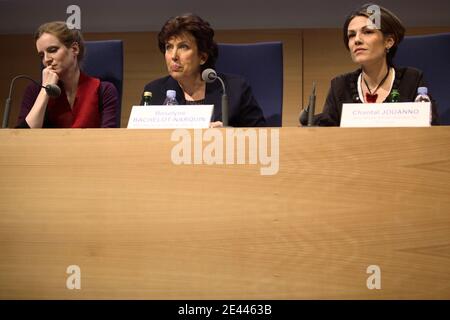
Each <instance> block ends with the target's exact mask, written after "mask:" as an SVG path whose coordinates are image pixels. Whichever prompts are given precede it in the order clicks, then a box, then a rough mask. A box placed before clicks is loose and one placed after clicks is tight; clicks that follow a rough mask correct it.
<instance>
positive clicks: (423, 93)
mask: <svg viewBox="0 0 450 320" xmlns="http://www.w3.org/2000/svg"><path fill="white" fill-rule="evenodd" d="M414 102H431V99H430V97H429V96H428V88H427V87H418V88H417V97H416V99H415V100H414Z"/></svg>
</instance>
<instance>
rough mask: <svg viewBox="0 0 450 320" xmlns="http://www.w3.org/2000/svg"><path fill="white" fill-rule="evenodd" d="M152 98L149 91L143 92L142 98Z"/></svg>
mask: <svg viewBox="0 0 450 320" xmlns="http://www.w3.org/2000/svg"><path fill="white" fill-rule="evenodd" d="M152 96H153V94H152V93H151V92H150V91H145V92H144V97H150V98H151V97H152Z"/></svg>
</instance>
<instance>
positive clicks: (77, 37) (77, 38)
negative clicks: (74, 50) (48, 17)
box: [34, 21, 85, 62]
mask: <svg viewBox="0 0 450 320" xmlns="http://www.w3.org/2000/svg"><path fill="white" fill-rule="evenodd" d="M44 33H49V34H51V35H54V36H55V37H57V38H58V40H59V41H60V42H61V43H62V44H64V46H66V48H70V46H72V44H73V43H74V42H76V43H78V47H79V48H80V50H79V53H78V57H77V60H78V62H81V60H83V57H84V51H85V48H84V40H83V35H82V34H81V32H80V31H79V30H77V29H70V28H69V27H67V24H66V23H65V22H63V21H53V22H47V23H44V24H42V25H41V26H40V27H39V28H38V29H37V30H36V32H35V33H34V40H35V41H37V40H38V39H39V38H40V37H41V36H42V35H43V34H44Z"/></svg>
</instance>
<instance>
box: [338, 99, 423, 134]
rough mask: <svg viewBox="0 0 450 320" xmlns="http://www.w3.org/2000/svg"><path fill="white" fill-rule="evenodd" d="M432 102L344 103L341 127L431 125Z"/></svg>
mask: <svg viewBox="0 0 450 320" xmlns="http://www.w3.org/2000/svg"><path fill="white" fill-rule="evenodd" d="M430 125H431V103H430V102H395V103H344V104H343V105H342V116H341V127H347V128H365V127H429V126H430Z"/></svg>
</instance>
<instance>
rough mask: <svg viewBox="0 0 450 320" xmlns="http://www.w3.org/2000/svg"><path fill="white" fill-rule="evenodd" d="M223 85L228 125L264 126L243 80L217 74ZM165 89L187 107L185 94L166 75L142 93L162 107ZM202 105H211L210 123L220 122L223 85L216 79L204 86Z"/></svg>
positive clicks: (261, 116) (248, 88)
mask: <svg viewBox="0 0 450 320" xmlns="http://www.w3.org/2000/svg"><path fill="white" fill-rule="evenodd" d="M219 77H221V78H222V79H223V81H224V82H225V88H226V90H227V96H228V108H229V110H228V116H229V122H228V124H229V125H230V126H232V127H264V126H265V125H266V120H265V118H264V115H263V112H262V110H261V108H260V107H259V105H258V102H257V101H256V99H255V97H254V96H253V93H252V90H251V88H250V86H249V85H248V84H247V82H246V81H245V80H244V78H242V77H240V76H237V75H230V74H219ZM167 90H175V91H176V92H177V96H176V98H177V101H178V103H179V104H180V105H184V104H186V100H185V98H184V93H183V90H182V89H181V87H180V86H179V84H178V82H177V81H176V80H175V79H173V78H172V77H171V76H166V77H163V78H160V79H157V80H155V81H152V82H150V83H148V84H147V85H146V86H145V88H144V91H150V92H151V93H152V100H151V104H152V105H162V104H163V103H164V100H165V98H166V91H167ZM141 104H142V101H141ZM203 104H213V105H214V111H213V117H212V121H221V120H222V85H221V84H220V82H219V80H216V81H215V82H213V83H207V84H206V93H205V101H204V102H203Z"/></svg>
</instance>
